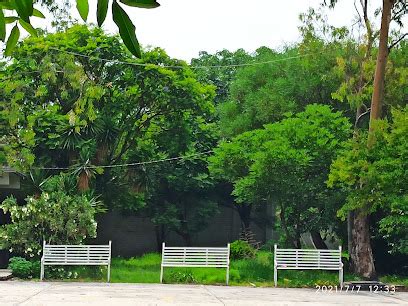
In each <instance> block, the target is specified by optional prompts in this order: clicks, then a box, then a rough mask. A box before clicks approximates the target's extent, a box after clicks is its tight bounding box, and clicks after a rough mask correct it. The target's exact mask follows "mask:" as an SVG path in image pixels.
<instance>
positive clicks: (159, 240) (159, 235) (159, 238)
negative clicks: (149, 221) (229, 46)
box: [154, 224, 166, 253]
mask: <svg viewBox="0 0 408 306" xmlns="http://www.w3.org/2000/svg"><path fill="white" fill-rule="evenodd" d="M154 232H155V234H156V247H157V252H159V253H161V251H162V244H163V242H164V239H165V236H166V234H165V229H164V225H163V224H158V225H155V226H154Z"/></svg>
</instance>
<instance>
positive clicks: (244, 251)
mask: <svg viewBox="0 0 408 306" xmlns="http://www.w3.org/2000/svg"><path fill="white" fill-rule="evenodd" d="M230 251H231V259H234V260H237V259H245V258H254V257H255V255H256V250H255V249H254V248H253V247H252V246H251V245H249V243H248V242H246V241H242V240H236V241H234V242H233V243H231V246H230Z"/></svg>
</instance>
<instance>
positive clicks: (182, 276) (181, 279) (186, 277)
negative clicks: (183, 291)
mask: <svg viewBox="0 0 408 306" xmlns="http://www.w3.org/2000/svg"><path fill="white" fill-rule="evenodd" d="M166 281H167V282H170V283H182V284H194V283H196V282H197V281H196V280H195V278H194V275H193V274H192V272H191V271H189V270H187V271H185V272H181V271H171V272H170V273H169V275H168V277H167V280H166Z"/></svg>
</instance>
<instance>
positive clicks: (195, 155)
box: [32, 150, 213, 170]
mask: <svg viewBox="0 0 408 306" xmlns="http://www.w3.org/2000/svg"><path fill="white" fill-rule="evenodd" d="M210 153H213V150H209V151H204V152H200V153H195V154H190V155H184V156H177V157H169V158H163V159H156V160H149V161H145V162H137V163H126V164H114V165H101V166H89V167H87V169H97V168H122V167H134V166H142V165H149V164H157V163H162V162H168V161H175V160H182V159H188V158H192V157H199V156H202V155H206V154H210ZM32 169H37V170H69V169H72V168H71V167H32Z"/></svg>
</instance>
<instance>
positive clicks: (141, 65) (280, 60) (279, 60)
mask: <svg viewBox="0 0 408 306" xmlns="http://www.w3.org/2000/svg"><path fill="white" fill-rule="evenodd" d="M49 49H51V50H55V51H58V52H63V53H67V54H71V55H76V56H80V57H84V58H89V59H93V60H99V61H101V62H108V63H116V64H124V65H131V66H139V67H148V66H152V65H153V66H157V67H161V68H173V69H182V68H185V67H186V66H181V65H158V64H153V63H137V62H125V61H119V60H112V59H107V58H103V57H96V56H91V55H86V54H82V53H78V52H73V51H68V50H62V49H58V48H54V47H50V48H49ZM313 54H314V53H307V54H299V55H296V56H289V57H285V58H280V59H275V60H269V61H263V62H252V63H243V64H230V65H209V66H192V65H189V66H188V67H190V68H191V69H207V68H237V67H247V66H259V65H266V64H272V63H277V62H283V61H287V60H292V59H297V58H302V57H306V56H310V55H313Z"/></svg>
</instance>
